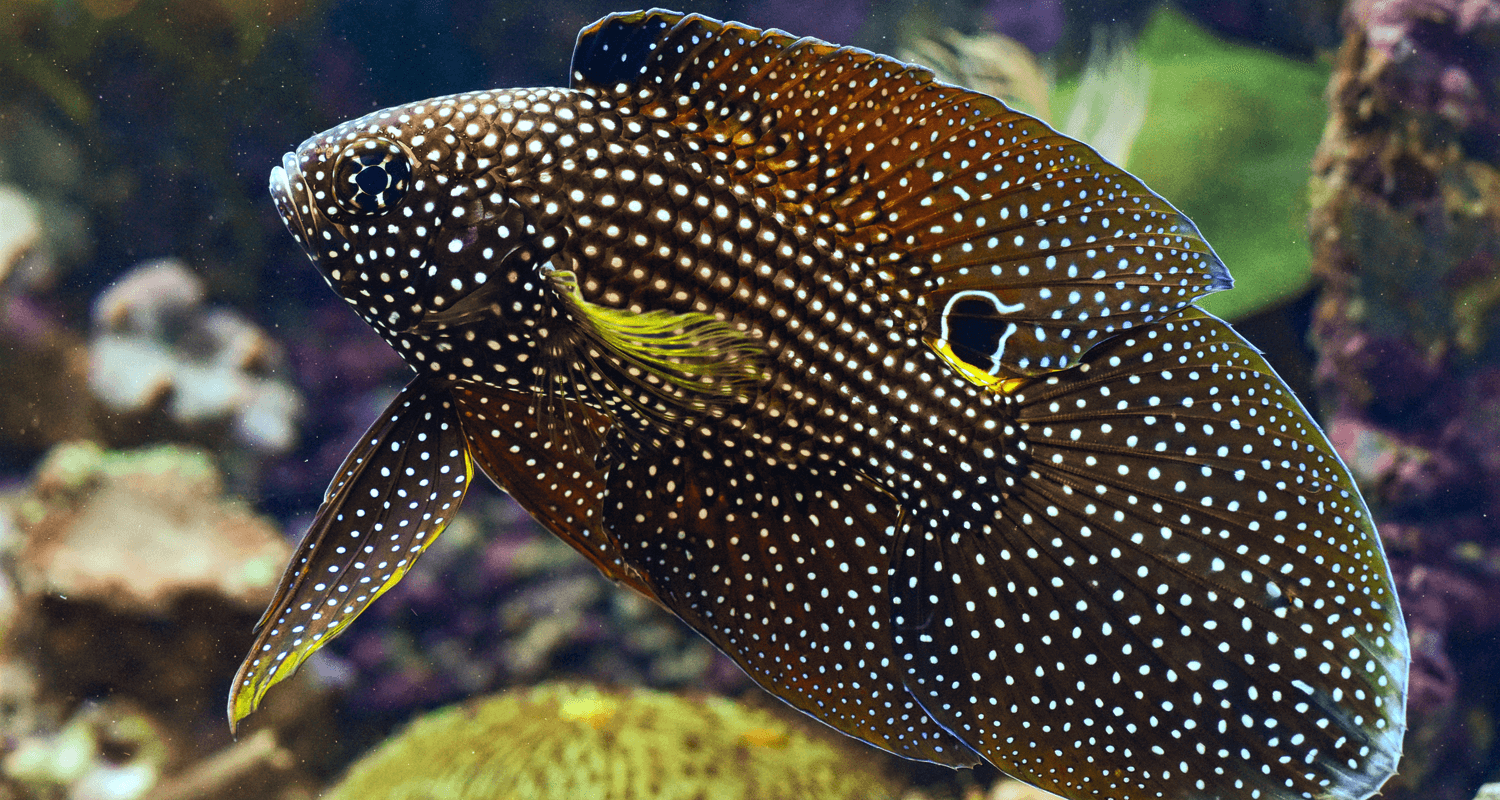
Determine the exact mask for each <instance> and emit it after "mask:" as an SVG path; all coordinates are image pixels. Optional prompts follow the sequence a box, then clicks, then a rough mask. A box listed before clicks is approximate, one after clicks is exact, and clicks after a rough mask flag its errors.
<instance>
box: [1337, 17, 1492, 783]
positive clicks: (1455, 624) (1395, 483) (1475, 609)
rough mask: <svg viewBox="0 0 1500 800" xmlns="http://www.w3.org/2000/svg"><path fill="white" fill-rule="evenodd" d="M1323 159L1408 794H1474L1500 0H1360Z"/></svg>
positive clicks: (1482, 698) (1347, 417)
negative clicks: (1403, 643) (1394, 627)
mask: <svg viewBox="0 0 1500 800" xmlns="http://www.w3.org/2000/svg"><path fill="white" fill-rule="evenodd" d="M1347 19H1348V23H1349V25H1348V35H1347V37H1346V40H1345V42H1344V46H1343V49H1342V51H1341V53H1340V55H1339V59H1338V64H1337V68H1336V70H1335V73H1334V76H1333V79H1332V82H1331V85H1330V87H1329V97H1330V100H1331V103H1332V116H1331V117H1330V119H1329V122H1328V126H1327V128H1326V129H1325V131H1324V135H1323V140H1322V142H1321V144H1320V145H1319V150H1318V155H1317V158H1316V159H1315V161H1314V164H1313V167H1314V177H1313V183H1312V195H1313V210H1312V216H1311V220H1310V228H1311V239H1312V242H1313V245H1314V262H1313V263H1314V271H1315V272H1316V274H1317V275H1318V276H1319V277H1321V278H1322V280H1323V281H1324V283H1325V288H1324V290H1323V291H1322V293H1321V296H1320V297H1319V300H1318V305H1317V309H1316V311H1315V321H1314V329H1313V339H1314V345H1315V347H1316V349H1317V350H1318V364H1317V368H1316V375H1315V377H1316V381H1317V382H1318V384H1319V388H1320V389H1321V392H1322V395H1323V398H1324V405H1325V407H1326V408H1328V409H1329V410H1330V411H1331V412H1332V416H1333V420H1334V422H1333V424H1332V425H1331V427H1330V432H1331V434H1332V437H1333V440H1334V442H1335V444H1336V445H1337V446H1338V447H1339V449H1340V451H1341V452H1342V453H1343V455H1344V457H1345V458H1346V459H1347V460H1348V461H1349V463H1350V465H1351V467H1353V470H1354V473H1355V477H1356V479H1357V480H1358V481H1359V482H1360V485H1361V488H1362V489H1363V490H1364V491H1365V496H1366V499H1367V500H1368V501H1369V503H1370V505H1371V507H1372V511H1373V512H1374V514H1375V516H1376V518H1377V521H1378V523H1379V527H1380V530H1381V531H1382V536H1383V538H1384V539H1385V542H1386V545H1387V547H1388V549H1389V550H1388V552H1389V554H1390V556H1391V565H1392V571H1393V573H1394V575H1395V578H1396V583H1397V590H1398V592H1399V594H1400V596H1401V601H1402V606H1403V611H1404V612H1405V616H1406V620H1407V626H1408V629H1409V631H1410V635H1411V643H1412V657H1413V661H1412V669H1411V683H1410V692H1409V700H1408V711H1409V713H1408V722H1409V725H1410V727H1409V730H1408V732H1407V738H1406V746H1405V755H1404V756H1403V758H1402V761H1401V768H1400V772H1399V773H1398V774H1397V775H1396V776H1395V777H1394V778H1393V779H1392V780H1391V781H1390V783H1388V784H1387V785H1386V787H1385V789H1384V790H1383V791H1382V795H1381V796H1382V797H1385V798H1391V800H1404V799H1405V798H1412V800H1416V799H1417V798H1421V800H1467V798H1469V797H1472V796H1473V794H1474V792H1475V790H1476V789H1477V788H1478V787H1479V784H1480V782H1481V781H1482V780H1483V779H1484V778H1485V777H1486V776H1487V775H1488V773H1487V772H1486V770H1485V767H1484V765H1486V764H1489V763H1492V762H1493V761H1494V759H1495V758H1496V757H1497V755H1500V749H1497V747H1496V740H1495V737H1494V736H1493V735H1492V733H1491V731H1492V729H1493V720H1494V709H1495V708H1496V705H1497V703H1500V687H1497V686H1496V684H1495V681H1494V680H1493V666H1492V663H1491V662H1492V661H1493V652H1492V651H1491V648H1490V647H1489V646H1488V643H1489V642H1492V641H1493V639H1494V637H1495V636H1496V635H1497V634H1500V531H1497V529H1496V527H1495V523H1494V520H1496V519H1497V518H1500V422H1497V421H1496V420H1497V416H1496V415H1497V413H1500V335H1497V331H1500V2H1497V0H1358V2H1355V3H1354V4H1353V5H1352V6H1351V7H1350V8H1349V12H1348V17H1347Z"/></svg>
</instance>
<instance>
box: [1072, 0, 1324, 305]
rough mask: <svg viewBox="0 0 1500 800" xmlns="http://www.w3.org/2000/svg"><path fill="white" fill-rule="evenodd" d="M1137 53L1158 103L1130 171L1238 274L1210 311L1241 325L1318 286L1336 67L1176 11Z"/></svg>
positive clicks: (1159, 16) (1163, 17) (1154, 22)
mask: <svg viewBox="0 0 1500 800" xmlns="http://www.w3.org/2000/svg"><path fill="white" fill-rule="evenodd" d="M1137 48H1138V51H1139V55H1140V58H1141V59H1142V60H1143V61H1145V63H1146V64H1147V65H1148V66H1149V68H1150V70H1151V84H1150V94H1149V98H1148V103H1149V107H1148V110H1147V114H1146V119H1145V122H1144V124H1143V125H1142V127H1141V130H1140V133H1139V135H1138V137H1137V138H1136V140H1135V145H1134V149H1133V150H1131V153H1130V159H1129V161H1128V163H1127V164H1126V165H1125V166H1126V168H1127V169H1129V170H1130V171H1131V172H1132V173H1133V174H1135V175H1136V176H1138V177H1139V178H1140V179H1141V180H1143V181H1145V182H1146V184H1147V185H1148V186H1150V187H1151V188H1152V189H1153V190H1155V191H1156V192H1157V193H1158V194H1160V195H1161V196H1163V197H1165V198H1167V200H1168V201H1170V202H1171V203H1172V204H1173V205H1174V206H1176V207H1177V208H1178V209H1179V210H1181V211H1182V212H1183V213H1184V214H1187V215H1188V216H1189V217H1190V218H1191V219H1192V220H1193V222H1195V223H1196V224H1197V225H1198V228H1199V230H1200V231H1201V232H1202V233H1203V236H1204V237H1205V238H1206V239H1207V240H1208V241H1209V243H1211V244H1212V245H1213V247H1214V250H1215V251H1217V252H1218V254H1219V256H1220V257H1221V258H1223V259H1224V263H1225V264H1227V265H1228V266H1229V271H1230V273H1231V274H1232V275H1234V279H1235V288H1234V290H1232V291H1229V292H1220V293H1218V294H1214V295H1211V296H1209V297H1207V298H1205V299H1204V300H1203V301H1202V302H1201V305H1202V306H1203V307H1204V308H1205V309H1207V310H1208V311H1210V312H1212V313H1215V314H1218V315H1221V316H1225V317H1229V318H1231V319H1232V318H1236V317H1242V316H1245V315H1247V314H1250V313H1253V312H1254V311H1256V310H1258V309H1261V308H1264V307H1266V306H1269V305H1272V304H1274V303H1276V302H1277V301H1279V300H1284V299H1286V298H1289V297H1292V296H1294V295H1296V294H1298V293H1299V292H1301V291H1303V290H1304V289H1306V288H1307V286H1308V285H1309V283H1310V281H1311V274H1312V273H1311V266H1310V258H1311V256H1310V251H1309V247H1308V244H1307V232H1306V227H1307V212H1308V198H1307V187H1308V180H1309V177H1310V165H1311V162H1312V157H1313V153H1314V151H1315V150H1316V148H1317V144H1318V139H1319V137H1320V136H1321V134H1322V130H1323V126H1324V123H1325V122H1326V121H1327V118H1328V109H1327V105H1326V104H1325V102H1324V100H1323V93H1324V90H1325V89H1326V88H1327V86H1328V78H1329V75H1330V72H1331V68H1330V66H1329V65H1328V64H1325V63H1319V64H1306V63H1301V62H1297V61H1293V60H1291V59H1287V58H1284V57H1282V56H1279V55H1275V54H1273V53H1268V52H1265V51H1262V50H1257V49H1255V48H1252V47H1246V46H1243V45H1237V44H1230V43H1228V42H1224V41H1221V40H1219V39H1216V38H1214V37H1213V35H1211V34H1210V33H1208V32H1207V31H1205V30H1203V29H1201V28H1199V27H1198V26H1197V25H1195V24H1194V23H1193V22H1191V21H1190V20H1188V19H1187V18H1186V17H1184V16H1183V15H1182V14H1181V13H1180V12H1177V11H1175V10H1172V9H1171V8H1169V7H1163V8H1162V9H1161V10H1160V11H1158V12H1157V13H1156V15H1155V16H1154V17H1153V18H1152V19H1151V22H1150V24H1149V25H1148V26H1147V28H1146V30H1145V31H1144V32H1143V33H1142V35H1141V39H1140V41H1139V42H1138V44H1137ZM1054 105H1055V106H1057V107H1066V106H1067V104H1066V102H1055V103H1054Z"/></svg>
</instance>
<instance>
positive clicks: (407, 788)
mask: <svg viewBox="0 0 1500 800" xmlns="http://www.w3.org/2000/svg"><path fill="white" fill-rule="evenodd" d="M831 736H832V734H830V737H831ZM876 758H878V756H876V754H874V753H873V752H872V751H869V750H867V749H863V748H856V747H853V746H846V745H845V743H844V742H842V741H837V740H832V739H831V738H825V737H821V736H814V735H810V734H809V733H807V732H805V731H803V730H801V729H800V728H798V727H796V726H793V725H791V724H788V723H787V722H786V721H785V720H783V719H781V718H780V717H778V716H776V715H775V714H772V713H770V712H767V711H763V710H759V709H753V708H748V707H746V706H742V705H740V704H737V703H735V702H733V701H730V700H725V699H722V698H708V699H689V698H685V697H679V696H676V695H671V694H665V693H661V692H654V691H649V690H645V689H634V690H620V691H608V690H602V689H598V688H595V687H592V686H584V685H575V684H544V685H542V686H537V687H535V688H531V689H515V690H511V691H508V692H505V693H502V694H499V695H496V696H493V697H490V698H486V699H481V700H476V701H472V702H470V703H465V704H463V705H458V706H451V707H449V708H446V709H442V710H439V711H436V712H433V713H431V714H428V715H426V716H424V717H421V718H419V719H418V720H417V721H416V722H413V723H412V724H411V725H410V726H409V727H407V728H406V730H404V731H402V732H401V733H399V734H397V735H396V736H394V737H392V738H391V739H389V740H387V741H386V742H385V743H384V744H382V745H381V746H379V747H378V748H376V749H375V750H374V751H372V752H371V753H369V754H367V755H366V756H365V757H364V758H362V759H360V760H359V761H358V762H357V763H356V764H355V765H354V766H353V767H352V768H350V770H349V774H348V775H347V776H346V777H345V778H344V780H343V781H342V782H341V783H340V784H339V785H338V786H337V787H335V788H334V789H333V791H332V792H331V793H330V794H329V795H328V797H329V798H330V800H356V799H357V800H417V799H418V798H423V799H424V800H425V798H437V797H441V798H445V799H448V800H466V799H468V798H475V799H477V798H485V800H493V799H495V798H504V800H553V799H554V798H556V799H557V800H591V799H593V798H597V799H598V800H604V798H609V800H689V799H690V798H704V797H712V798H715V800H752V799H754V800H773V799H775V800H781V799H783V798H785V799H786V800H791V799H792V798H796V799H797V800H875V799H876V798H891V799H894V798H896V797H899V796H900V795H901V786H900V784H899V783H897V782H896V781H894V780H892V779H890V778H889V777H887V776H886V775H885V774H883V772H882V771H881V770H880V768H879V767H878V766H877V762H875V761H874V759H876Z"/></svg>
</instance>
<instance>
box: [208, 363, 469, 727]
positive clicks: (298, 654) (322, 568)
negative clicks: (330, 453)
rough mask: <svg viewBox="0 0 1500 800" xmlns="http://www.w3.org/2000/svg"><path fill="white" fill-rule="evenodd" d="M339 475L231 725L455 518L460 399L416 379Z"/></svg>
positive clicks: (254, 657)
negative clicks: (454, 399)
mask: <svg viewBox="0 0 1500 800" xmlns="http://www.w3.org/2000/svg"><path fill="white" fill-rule="evenodd" d="M336 475H337V476H336V477H335V478H334V480H333V482H332V483H331V484H329V487H328V490H327V491H326V492H325V493H324V497H323V504H322V505H321V506H320V507H319V508H318V513H317V516H316V517H314V519H313V522H312V525H311V526H310V527H309V528H308V532H307V535H306V536H305V537H304V538H303V540H302V543H301V545H299V546H298V548H297V553H296V555H295V556H294V557H293V558H292V561H291V563H290V564H288V565H287V569H286V572H285V574H283V575H282V578H281V583H280V586H279V587H278V588H277V590H276V595H275V597H273V598H272V600H271V602H270V604H269V605H268V606H267V607H266V612H265V614H264V615H263V616H262V617H261V620H260V622H258V623H257V624H256V637H255V643H254V644H253V645H252V646H251V649H250V652H249V655H247V656H246V657H245V660H244V662H243V663H242V664H241V665H240V668H239V671H238V673H237V674H236V675H235V678H234V684H233V688H232V689H231V691H230V695H229V720H230V725H231V726H233V725H235V724H236V723H238V721H239V720H241V719H243V718H244V717H245V716H247V715H248V714H250V712H252V711H254V710H255V707H256V706H258V705H259V704H260V701H261V698H262V697H264V696H265V694H266V692H267V690H269V689H270V688H271V687H272V686H274V685H275V684H277V683H279V682H281V681H283V680H285V679H286V678H288V677H290V676H291V674H292V673H293V672H295V671H296V669H297V667H298V666H299V665H300V664H301V663H302V662H303V661H305V660H306V659H307V658H308V656H310V655H312V654H313V653H315V652H317V651H318V650H319V649H320V648H322V647H323V645H325V644H327V643H328V642H329V641H330V640H332V639H333V638H334V637H335V636H338V635H339V633H341V632H342V631H343V630H344V629H345V628H346V627H347V626H348V625H349V623H351V622H353V621H354V618H355V617H357V616H359V615H360V613H362V612H363V611H364V610H365V609H366V608H368V607H369V606H370V604H371V603H373V602H375V600H376V599H377V598H378V597H380V595H382V594H384V593H385V592H386V591H387V590H389V589H390V588H391V587H392V586H394V585H396V583H397V582H399V581H400V580H401V578H402V577H403V576H404V575H405V574H406V572H407V571H408V570H410V569H411V567H412V565H413V564H415V563H416V560H417V558H418V557H419V556H421V554H422V551H423V550H425V549H426V548H427V547H428V546H429V545H431V544H432V542H433V541H434V540H436V539H437V537H438V535H439V534H441V533H442V532H443V529H444V528H445V527H447V525H448V523H449V522H450V521H451V520H452V517H453V514H454V513H456V512H457V510H458V507H459V505H461V504H462V502H463V498H464V494H465V493H466V492H467V490H468V487H469V481H470V479H471V478H472V476H473V465H472V462H471V461H470V459H469V454H468V449H467V447H466V446H465V445H464V441H463V437H462V434H461V432H460V428H459V423H458V418H457V415H456V413H455V410H454V407H453V403H452V401H451V400H450V399H449V398H448V397H447V396H446V394H445V393H444V392H442V391H441V390H439V389H436V388H435V387H431V386H429V385H428V383H427V382H426V381H425V380H424V379H423V378H421V377H419V378H417V379H415V380H413V381H412V383H411V384H409V385H408V386H407V387H406V388H405V389H403V390H402V391H401V393H400V394H399V395H397V396H396V399H395V400H394V401H392V402H391V404H390V406H389V407H387V408H386V410H385V411H384V412H382V413H381V416H380V418H379V419H378V420H377V421H376V422H375V424H374V425H372V426H371V427H370V429H369V430H368V431H366V432H365V434H364V436H363V437H361V438H360V444H359V446H357V447H355V448H354V451H353V452H351V453H350V454H349V456H348V458H346V459H345V461H344V464H343V466H342V467H340V468H339V471H338V473H337V474H336Z"/></svg>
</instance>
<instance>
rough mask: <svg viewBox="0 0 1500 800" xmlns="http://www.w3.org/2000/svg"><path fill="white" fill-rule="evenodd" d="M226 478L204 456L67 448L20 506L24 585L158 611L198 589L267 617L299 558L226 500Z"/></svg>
mask: <svg viewBox="0 0 1500 800" xmlns="http://www.w3.org/2000/svg"><path fill="white" fill-rule="evenodd" d="M220 480H221V479H220V477H219V473H218V471H217V469H216V468H215V467H214V465H213V464H212V462H211V461H210V460H209V459H208V457H207V456H206V455H205V454H203V453H201V452H197V451H193V450H185V449H181V448H176V447H157V448H153V449H149V450H143V451H138V452H134V453H106V452H105V451H103V450H101V449H100V448H98V447H97V446H95V445H92V444H88V443H78V444H70V445H63V446H60V447H58V448H56V449H55V450H53V451H52V453H51V454H50V455H49V456H48V457H47V459H46V460H45V461H44V462H43V463H42V465H41V466H40V467H39V468H38V470H37V474H36V478H35V480H34V482H33V484H32V487H31V491H30V494H29V496H28V497H27V498H26V499H25V500H24V501H23V502H22V503H21V506H20V511H19V518H20V526H21V536H22V537H24V538H25V540H26V544H25V546H24V547H23V548H22V549H21V551H20V553H19V554H18V559H17V561H18V563H17V570H18V575H19V578H20V582H21V586H22V589H23V590H24V591H25V592H27V593H29V594H36V595H40V594H47V595H58V596H62V597H68V598H71V599H72V600H73V601H74V602H94V603H100V604H102V605H104V606H107V607H109V608H111V609H114V610H116V611H120V612H127V613H137V614H146V615H165V614H166V613H168V612H169V611H170V609H171V608H172V606H173V605H174V604H176V603H178V602H180V601H182V600H183V599H184V598H187V597H190V596H192V595H194V594H212V595H215V596H218V597H220V598H223V599H225V600H227V601H229V602H231V603H233V604H235V605H238V606H240V607H242V608H245V609H247V610H255V608H256V607H257V606H258V604H259V603H260V602H261V601H263V600H264V599H265V598H266V596H267V595H268V593H269V592H270V590H271V589H272V588H273V587H274V585H275V581H276V578H277V577H279V573H280V570H281V567H282V565H283V564H284V563H285V561H286V559H287V558H288V557H289V555H290V552H289V550H288V548H287V546H286V543H285V542H284V541H283V540H282V538H281V536H280V535H279V534H278V532H277V531H276V529H275V528H274V527H272V526H270V525H269V524H267V523H266V522H265V521H264V520H262V519H261V518H259V517H257V516H255V515H254V514H253V513H251V512H250V510H249V509H248V508H246V507H244V506H243V505H241V504H238V503H234V502H229V501H223V500H220V499H219V498H220V495H221V494H222V493H223V489H222V486H221V485H220ZM188 542H195V546H192V547H188V546H185V545H186V544H187V543H188Z"/></svg>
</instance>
